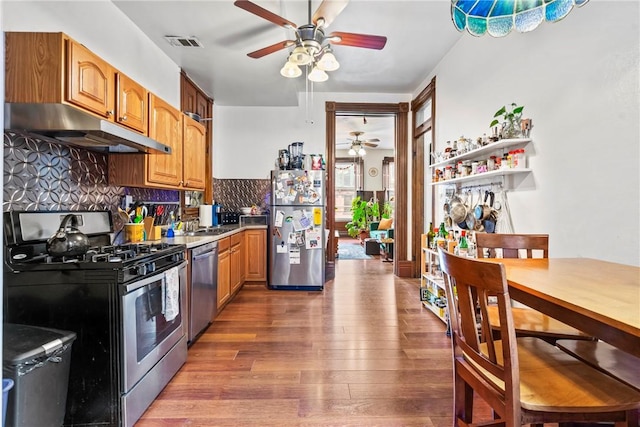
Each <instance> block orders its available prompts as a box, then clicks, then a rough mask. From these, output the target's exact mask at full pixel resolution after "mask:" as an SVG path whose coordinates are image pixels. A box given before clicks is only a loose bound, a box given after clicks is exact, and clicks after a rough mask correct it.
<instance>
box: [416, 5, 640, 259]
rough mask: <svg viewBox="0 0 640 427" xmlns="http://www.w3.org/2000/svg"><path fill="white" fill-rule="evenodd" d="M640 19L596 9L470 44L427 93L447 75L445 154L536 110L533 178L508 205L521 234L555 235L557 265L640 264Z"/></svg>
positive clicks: (450, 59) (441, 124) (440, 139)
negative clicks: (454, 144)
mask: <svg viewBox="0 0 640 427" xmlns="http://www.w3.org/2000/svg"><path fill="white" fill-rule="evenodd" d="M639 9H640V4H639V3H638V2H635V1H634V2H630V1H615V2H614V1H608V2H589V3H587V4H586V5H585V6H584V7H582V8H579V9H575V10H573V11H572V12H571V13H570V15H569V16H568V17H566V18H565V19H564V20H563V21H561V22H558V23H554V24H550V23H543V24H542V25H541V26H540V27H538V28H537V29H536V30H534V31H533V32H530V33H526V34H520V33H515V32H514V33H512V34H510V35H508V36H507V37H504V38H501V39H495V38H491V37H489V36H484V37H480V38H475V37H472V36H470V35H468V34H465V36H464V37H462V39H461V40H460V41H459V42H458V43H457V44H456V45H455V46H454V48H453V49H452V50H451V51H450V52H449V53H448V54H447V55H446V56H445V58H444V59H443V60H442V61H441V63H440V64H439V65H438V66H437V68H436V69H435V70H434V72H433V73H431V74H430V75H429V76H427V78H426V79H425V81H424V84H423V85H421V86H420V87H419V88H416V93H415V94H417V93H418V92H419V91H420V90H421V89H422V88H423V87H424V86H425V85H426V84H427V83H428V81H429V80H430V79H431V77H432V76H433V75H436V76H437V77H436V96H437V100H436V105H437V112H436V128H435V129H436V132H437V134H436V141H437V143H438V144H439V149H442V145H443V144H444V142H445V141H447V140H451V139H455V138H458V137H459V136H460V135H461V134H464V135H465V136H467V137H477V136H479V135H482V134H483V133H485V132H486V133H487V134H488V133H489V123H490V121H491V119H492V116H493V113H494V112H495V111H496V110H498V108H499V107H501V106H502V105H504V104H507V103H511V102H516V103H518V104H520V105H524V106H525V109H524V115H525V117H530V118H532V119H533V125H534V128H533V131H532V138H533V140H534V142H533V145H532V146H531V144H530V149H529V154H530V158H529V164H530V166H531V167H532V168H533V173H532V174H531V175H530V176H529V177H528V178H527V179H525V180H523V181H522V182H521V183H519V184H518V186H517V188H515V190H514V191H513V192H511V193H509V203H510V206H511V209H512V216H513V222H514V228H515V231H516V232H522V233H549V234H550V237H551V238H550V255H551V256H554V257H576V256H577V257H591V258H599V259H603V260H610V261H615V262H620V263H625V264H632V265H640V204H639V203H640V202H639V200H640V197H639V196H640V172H639V166H640V151H639V148H638V147H639V145H640V144H639V141H640V119H639V118H640V108H639V103H640V91H639V81H640V76H639V51H640V34H639V29H638V20H639V16H640V10H639ZM415 94H414V95H415Z"/></svg>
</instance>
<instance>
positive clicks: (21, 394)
mask: <svg viewBox="0 0 640 427" xmlns="http://www.w3.org/2000/svg"><path fill="white" fill-rule="evenodd" d="M3 339H4V348H3V354H2V359H3V369H2V374H3V377H4V378H11V379H12V380H13V381H14V386H13V389H12V390H11V391H10V393H9V396H8V402H7V418H6V420H5V421H6V427H13V426H15V427H37V426H61V425H62V424H63V422H64V415H65V407H66V403H67V389H68V386H69V366H70V361H71V346H72V345H73V340H75V339H76V333H75V332H70V331H61V330H58V329H50V328H43V327H39V326H30V325H17V324H12V323H5V324H4V337H3Z"/></svg>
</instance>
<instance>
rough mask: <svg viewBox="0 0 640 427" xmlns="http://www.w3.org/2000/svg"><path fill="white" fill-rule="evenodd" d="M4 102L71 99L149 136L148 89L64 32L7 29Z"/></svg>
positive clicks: (80, 106)
mask: <svg viewBox="0 0 640 427" xmlns="http://www.w3.org/2000/svg"><path fill="white" fill-rule="evenodd" d="M5 56H6V58H5V67H6V68H5V70H6V72H5V101H6V102H12V103H47V104H67V105H72V106H74V107H77V108H79V109H81V110H83V111H86V112H89V113H91V114H94V115H97V116H99V117H101V118H103V119H105V120H108V121H111V122H115V123H118V124H120V125H124V126H127V127H128V128H130V129H133V130H135V131H137V132H139V133H141V134H143V135H147V117H148V107H147V90H146V89H145V88H144V87H142V86H141V85H140V84H138V83H136V82H135V81H133V80H131V79H130V78H128V77H127V76H126V75H124V74H122V73H121V72H119V71H118V70H117V69H116V68H115V67H113V66H111V65H110V64H109V63H107V62H106V61H104V60H103V59H101V58H100V57H99V56H97V55H96V54H94V53H93V52H91V51H90V50H89V49H87V48H86V47H85V46H83V45H82V44H81V43H78V42H77V41H75V40H73V39H71V38H70V37H69V36H67V35H66V34H64V33H29V32H18V33H13V32H9V33H5Z"/></svg>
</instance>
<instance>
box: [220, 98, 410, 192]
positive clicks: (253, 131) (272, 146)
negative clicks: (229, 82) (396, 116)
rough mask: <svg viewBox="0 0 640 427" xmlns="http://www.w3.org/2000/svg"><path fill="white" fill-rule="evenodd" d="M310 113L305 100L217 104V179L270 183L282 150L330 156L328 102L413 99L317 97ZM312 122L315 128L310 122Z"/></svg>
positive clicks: (405, 100)
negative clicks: (292, 147)
mask: <svg viewBox="0 0 640 427" xmlns="http://www.w3.org/2000/svg"><path fill="white" fill-rule="evenodd" d="M313 98H314V103H313V108H312V111H310V113H309V114H307V108H306V103H305V96H304V94H303V93H301V94H300V102H299V106H298V107H228V106H227V107H225V106H217V105H215V104H214V107H213V108H214V113H213V176H214V177H215V178H247V179H248V178H253V179H255V178H268V177H269V171H270V170H272V169H273V168H274V167H275V161H276V158H277V157H278V150H279V149H281V148H287V146H288V145H289V144H291V143H292V142H294V141H303V142H304V152H305V154H316V153H321V154H323V155H324V154H326V153H325V147H326V137H325V135H326V120H325V115H326V112H325V102H326V101H336V102H385V103H398V102H410V101H411V96H410V94H370V93H369V94H367V93H352V94H349V93H315V94H314V96H313ZM310 119H313V123H311V120H310Z"/></svg>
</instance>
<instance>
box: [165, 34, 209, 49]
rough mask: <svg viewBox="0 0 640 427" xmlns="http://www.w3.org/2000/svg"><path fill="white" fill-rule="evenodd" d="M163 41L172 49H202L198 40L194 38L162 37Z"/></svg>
mask: <svg viewBox="0 0 640 427" xmlns="http://www.w3.org/2000/svg"><path fill="white" fill-rule="evenodd" d="M164 39H165V40H166V41H167V42H169V44H170V45H171V46H174V47H204V46H202V43H200V40H198V38H197V37H194V36H190V37H186V36H164Z"/></svg>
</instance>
